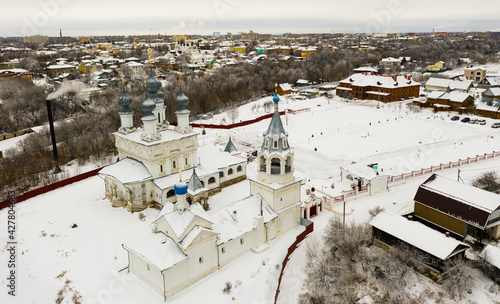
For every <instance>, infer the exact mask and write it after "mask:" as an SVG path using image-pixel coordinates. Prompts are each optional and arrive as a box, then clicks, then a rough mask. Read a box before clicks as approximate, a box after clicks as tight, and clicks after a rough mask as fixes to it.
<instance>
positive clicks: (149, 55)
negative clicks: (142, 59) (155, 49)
mask: <svg viewBox="0 0 500 304" xmlns="http://www.w3.org/2000/svg"><path fill="white" fill-rule="evenodd" d="M148 57H149V66H152V65H151V47H148Z"/></svg>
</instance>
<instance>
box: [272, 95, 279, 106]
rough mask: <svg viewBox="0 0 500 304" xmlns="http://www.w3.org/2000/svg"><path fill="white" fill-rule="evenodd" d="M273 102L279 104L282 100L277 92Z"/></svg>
mask: <svg viewBox="0 0 500 304" xmlns="http://www.w3.org/2000/svg"><path fill="white" fill-rule="evenodd" d="M273 102H274V104H278V102H280V98H279V96H278V93H276V92H275V93H274V97H273Z"/></svg>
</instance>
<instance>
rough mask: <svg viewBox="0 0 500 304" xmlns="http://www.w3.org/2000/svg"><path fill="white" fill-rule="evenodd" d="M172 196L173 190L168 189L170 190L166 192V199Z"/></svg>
mask: <svg viewBox="0 0 500 304" xmlns="http://www.w3.org/2000/svg"><path fill="white" fill-rule="evenodd" d="M174 195H175V190H174V189H170V190H168V192H167V197H172V196H174Z"/></svg>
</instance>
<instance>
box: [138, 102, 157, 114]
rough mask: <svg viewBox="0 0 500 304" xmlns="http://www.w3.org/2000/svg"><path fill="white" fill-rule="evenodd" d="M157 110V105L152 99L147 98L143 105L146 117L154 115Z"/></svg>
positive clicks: (142, 108)
mask: <svg viewBox="0 0 500 304" xmlns="http://www.w3.org/2000/svg"><path fill="white" fill-rule="evenodd" d="M155 108H156V105H155V103H154V102H153V101H152V100H151V98H148V97H146V99H145V100H144V102H143V103H142V104H141V110H142V111H143V112H144V116H149V115H153V110H154V109H155Z"/></svg>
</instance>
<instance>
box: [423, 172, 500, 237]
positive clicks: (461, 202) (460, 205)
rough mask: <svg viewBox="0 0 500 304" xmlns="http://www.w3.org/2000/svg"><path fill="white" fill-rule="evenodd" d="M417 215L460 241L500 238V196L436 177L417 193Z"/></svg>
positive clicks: (432, 177) (427, 181)
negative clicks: (467, 238)
mask: <svg viewBox="0 0 500 304" xmlns="http://www.w3.org/2000/svg"><path fill="white" fill-rule="evenodd" d="M414 201H415V210H414V214H415V217H417V218H418V219H419V220H420V221H422V222H424V223H426V224H428V225H429V226H431V227H432V228H435V229H437V230H441V231H443V232H448V233H449V234H450V235H451V236H453V237H455V238H457V239H462V240H463V239H464V238H465V237H466V236H471V237H474V238H476V239H478V240H481V239H498V238H500V195H498V194H495V193H492V192H488V191H486V190H482V189H480V188H476V187H473V186H471V185H467V184H463V183H460V182H457V181H453V180H450V179H447V178H444V177H441V176H438V175H436V174H433V175H432V176H431V177H429V178H428V179H427V180H426V181H425V182H424V183H423V184H422V185H420V187H419V188H418V190H417V193H416V195H415V198H414Z"/></svg>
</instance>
